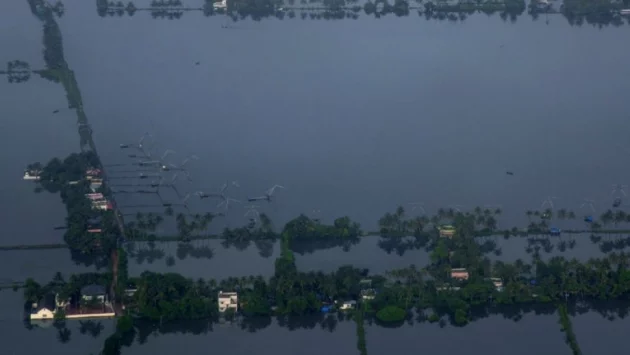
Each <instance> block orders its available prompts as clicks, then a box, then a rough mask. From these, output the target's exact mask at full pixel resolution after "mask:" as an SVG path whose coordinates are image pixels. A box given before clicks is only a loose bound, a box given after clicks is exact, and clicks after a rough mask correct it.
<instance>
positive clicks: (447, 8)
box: [96, 0, 630, 27]
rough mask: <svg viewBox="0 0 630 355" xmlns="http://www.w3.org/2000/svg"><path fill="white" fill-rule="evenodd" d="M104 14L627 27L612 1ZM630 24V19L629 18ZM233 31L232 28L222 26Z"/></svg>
mask: <svg viewBox="0 0 630 355" xmlns="http://www.w3.org/2000/svg"><path fill="white" fill-rule="evenodd" d="M96 4H97V6H96V7H97V13H98V14H99V16H123V15H124V14H125V13H127V14H128V15H129V16H133V15H134V14H135V13H136V12H137V11H145V12H149V13H150V14H151V16H152V17H153V18H160V19H164V18H166V19H180V18H181V17H182V16H183V14H184V12H186V11H201V12H203V14H204V15H205V16H215V15H219V16H225V17H226V18H228V19H231V20H232V21H238V20H243V19H246V18H251V19H253V20H255V21H260V20H262V19H265V18H272V17H273V18H276V19H279V20H283V19H284V18H285V17H286V18H289V19H294V18H296V17H298V18H301V19H303V20H305V19H309V18H310V19H312V20H320V19H321V20H341V19H355V20H356V19H357V18H358V17H359V14H360V13H361V12H363V13H364V14H365V15H367V16H373V17H375V18H381V17H384V16H387V15H390V14H392V15H394V16H397V17H403V16H409V15H411V14H412V13H417V14H418V15H419V16H421V17H424V18H425V19H427V20H438V21H451V22H457V21H464V20H465V19H466V18H467V17H468V16H470V15H474V14H486V15H492V14H495V13H498V14H499V16H500V17H501V19H503V20H504V21H508V20H509V21H510V22H515V21H516V20H517V18H518V17H519V16H521V15H523V14H524V13H525V12H527V14H528V15H530V16H531V17H532V18H533V19H534V20H536V19H538V18H539V17H540V16H543V15H544V16H545V23H547V24H548V23H549V21H550V16H558V15H562V16H563V17H564V18H566V20H567V21H568V22H569V24H571V25H576V26H581V25H583V24H584V23H587V24H592V25H598V26H607V25H612V26H620V25H623V24H624V19H623V17H622V16H621V15H620V14H619V10H620V9H622V8H624V6H625V7H628V4H625V5H624V4H623V3H622V2H617V1H613V0H602V1H597V2H594V1H585V0H564V1H563V2H562V4H561V5H560V6H557V5H553V4H550V3H548V2H542V1H537V0H532V1H529V2H527V4H526V2H525V1H524V0H504V1H470V0H462V1H459V2H456V3H454V2H446V1H424V2H417V3H414V2H410V1H405V0H371V1H367V2H363V3H362V4H359V3H358V1H356V0H320V1H306V0H301V1H299V4H297V1H295V0H286V1H282V0H228V1H227V3H226V7H222V6H219V5H217V4H216V3H215V1H214V0H205V2H204V4H203V5H202V6H201V7H188V6H185V5H184V4H183V3H181V2H178V1H175V0H170V1H168V0H166V1H152V2H151V4H150V6H149V7H146V8H138V7H136V6H135V5H134V4H133V3H132V2H129V3H127V5H125V4H124V3H123V2H122V1H117V2H114V1H106V0H96ZM628 21H630V19H629V20H628ZM223 27H229V26H223Z"/></svg>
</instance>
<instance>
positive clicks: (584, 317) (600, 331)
mask: <svg viewBox="0 0 630 355" xmlns="http://www.w3.org/2000/svg"><path fill="white" fill-rule="evenodd" d="M572 322H573V331H574V332H575V335H576V337H577V339H578V342H579V344H580V348H581V349H582V351H583V353H584V354H601V353H606V354H610V355H622V354H626V353H628V350H627V349H628V347H627V332H626V330H627V329H628V326H630V320H629V319H628V317H627V316H626V317H625V318H623V319H620V318H618V317H616V318H615V320H614V321H610V320H607V319H606V318H604V317H603V316H602V315H600V314H597V313H595V312H589V313H586V314H581V315H577V316H575V317H573V318H572Z"/></svg>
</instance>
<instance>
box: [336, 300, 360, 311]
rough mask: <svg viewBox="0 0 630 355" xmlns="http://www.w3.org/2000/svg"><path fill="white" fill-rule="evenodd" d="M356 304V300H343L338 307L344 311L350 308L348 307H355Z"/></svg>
mask: <svg viewBox="0 0 630 355" xmlns="http://www.w3.org/2000/svg"><path fill="white" fill-rule="evenodd" d="M356 306H357V301H354V300H352V301H344V302H342V303H341V305H339V309H340V310H342V311H346V310H350V309H355V308H356Z"/></svg>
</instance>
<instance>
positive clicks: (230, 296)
mask: <svg viewBox="0 0 630 355" xmlns="http://www.w3.org/2000/svg"><path fill="white" fill-rule="evenodd" d="M218 302H219V312H221V313H223V312H225V311H227V310H228V309H233V310H234V312H238V293H237V292H223V291H219V297H218Z"/></svg>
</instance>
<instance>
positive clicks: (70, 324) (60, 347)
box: [0, 290, 114, 355]
mask: <svg viewBox="0 0 630 355" xmlns="http://www.w3.org/2000/svg"><path fill="white" fill-rule="evenodd" d="M0 300H2V304H3V308H2V309H3V311H2V316H1V317H0V332H1V333H2V339H5V340H6V341H5V342H4V344H3V349H2V354H8V355H33V354H39V353H41V352H42V349H46V351H49V352H50V353H52V354H68V355H86V354H98V353H99V352H100V351H101V349H102V347H103V342H104V341H105V338H107V337H108V336H109V335H110V334H112V332H113V331H114V322H113V321H111V320H101V321H93V326H92V327H89V325H88V324H87V323H86V322H83V324H82V323H81V322H79V321H67V322H66V327H67V328H68V329H69V330H70V337H69V339H68V340H67V342H65V343H62V342H61V341H60V338H59V335H58V333H59V332H58V330H57V329H56V328H55V327H53V326H52V324H50V322H48V323H42V325H43V326H33V327H32V329H28V328H26V327H25V325H24V322H23V321H22V319H23V314H22V305H23V303H24V301H23V297H22V292H19V291H18V292H13V291H12V290H2V291H0ZM98 323H100V324H101V326H102V328H101V327H99V326H98ZM99 328H100V329H101V330H100V332H98V330H97V329H99ZM87 329H90V330H94V333H90V332H89V331H87Z"/></svg>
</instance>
